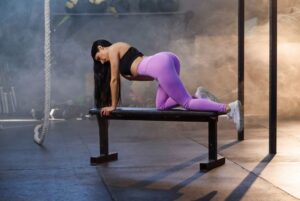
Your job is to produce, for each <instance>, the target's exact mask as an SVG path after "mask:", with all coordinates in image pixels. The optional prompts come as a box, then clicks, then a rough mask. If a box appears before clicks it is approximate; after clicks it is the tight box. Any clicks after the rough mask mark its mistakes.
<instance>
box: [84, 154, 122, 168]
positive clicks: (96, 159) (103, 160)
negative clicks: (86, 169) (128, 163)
mask: <svg viewBox="0 0 300 201" xmlns="http://www.w3.org/2000/svg"><path fill="white" fill-rule="evenodd" d="M115 160H118V153H110V154H108V155H104V154H103V155H100V156H98V157H91V158H90V164H91V165H99V164H101V163H107V162H110V161H115Z"/></svg>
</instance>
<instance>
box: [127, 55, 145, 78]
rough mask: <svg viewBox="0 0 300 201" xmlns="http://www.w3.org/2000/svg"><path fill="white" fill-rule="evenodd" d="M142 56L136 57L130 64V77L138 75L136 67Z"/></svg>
mask: <svg viewBox="0 0 300 201" xmlns="http://www.w3.org/2000/svg"><path fill="white" fill-rule="evenodd" d="M143 58H144V57H143V56H141V57H137V58H136V59H135V60H134V61H133V62H132V64H131V67H130V72H131V74H132V77H136V76H137V75H138V72H137V69H138V68H137V67H138V65H139V64H140V63H141V61H142V60H143Z"/></svg>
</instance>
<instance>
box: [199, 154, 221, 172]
mask: <svg viewBox="0 0 300 201" xmlns="http://www.w3.org/2000/svg"><path fill="white" fill-rule="evenodd" d="M224 164H225V158H223V157H222V158H218V159H217V160H210V161H209V162H207V163H200V171H201V172H208V171H209V170H212V169H214V168H217V167H219V166H222V165H224Z"/></svg>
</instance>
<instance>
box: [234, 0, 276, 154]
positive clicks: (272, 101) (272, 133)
mask: <svg viewBox="0 0 300 201" xmlns="http://www.w3.org/2000/svg"><path fill="white" fill-rule="evenodd" d="M269 7H270V8H269V9H270V11H269V19H270V44H269V45H270V58H269V59H270V61H269V62H270V66H269V68H270V75H269V93H270V95H269V154H276V153H277V0H269ZM244 55H245V0H239V2H238V99H239V100H240V101H241V103H242V105H244V63H245V60H244V58H245V57H244ZM243 116H244V114H243ZM238 140H244V131H241V132H239V133H238Z"/></svg>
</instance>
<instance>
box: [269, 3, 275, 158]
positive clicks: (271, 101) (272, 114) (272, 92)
mask: <svg viewBox="0 0 300 201" xmlns="http://www.w3.org/2000/svg"><path fill="white" fill-rule="evenodd" d="M269 3H270V12H269V15H270V78H269V79H270V85H269V87H270V89H269V90H270V91H269V92H270V95H269V153H270V154H276V152H277V0H270V2H269Z"/></svg>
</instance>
